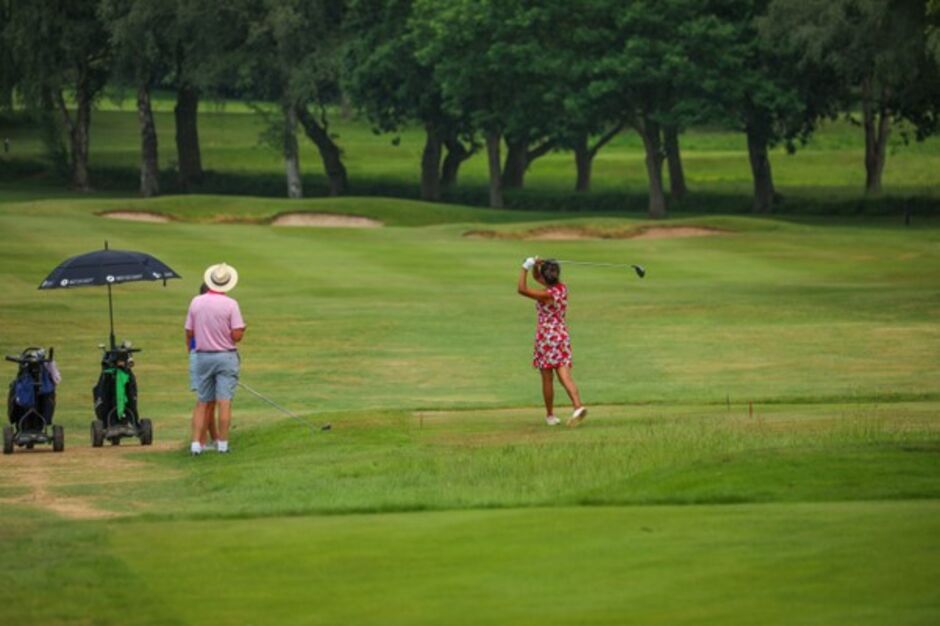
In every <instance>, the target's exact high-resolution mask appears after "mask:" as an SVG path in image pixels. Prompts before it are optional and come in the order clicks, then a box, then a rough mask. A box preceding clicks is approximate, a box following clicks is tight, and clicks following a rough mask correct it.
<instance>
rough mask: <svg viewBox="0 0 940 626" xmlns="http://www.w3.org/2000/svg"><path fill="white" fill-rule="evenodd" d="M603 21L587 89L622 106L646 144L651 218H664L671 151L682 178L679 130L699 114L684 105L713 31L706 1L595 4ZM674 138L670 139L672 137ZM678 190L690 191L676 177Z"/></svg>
mask: <svg viewBox="0 0 940 626" xmlns="http://www.w3.org/2000/svg"><path fill="white" fill-rule="evenodd" d="M597 7H598V10H600V11H602V12H603V14H604V16H605V17H604V19H602V20H601V21H599V22H598V24H599V25H598V27H597V28H596V29H595V36H596V37H597V47H596V50H598V51H599V52H598V54H597V56H596V58H594V59H593V69H592V73H591V80H590V83H589V85H588V90H589V91H590V93H591V94H593V96H594V97H595V98H597V99H598V100H600V101H604V102H606V103H607V104H606V105H605V106H604V109H605V110H610V107H613V106H619V107H620V110H621V111H622V117H623V119H624V120H626V121H627V123H628V124H629V125H630V126H632V127H633V129H634V130H635V131H636V132H637V134H639V135H640V138H641V139H642V140H643V147H644V152H645V154H646V159H645V161H646V171H647V177H648V180H649V215H650V217H653V218H660V217H664V216H665V215H666V197H665V193H664V192H663V177H662V166H663V161H664V160H665V159H666V157H667V148H668V154H669V155H671V158H672V159H673V163H672V165H673V171H674V172H675V173H676V174H678V173H680V172H681V169H680V168H679V166H678V164H679V151H678V129H679V128H680V127H682V126H683V125H684V124H686V123H688V122H690V121H692V120H693V119H694V115H692V114H690V112H689V110H688V109H685V108H683V107H681V106H679V105H680V103H681V102H682V101H683V98H684V96H685V93H686V91H687V90H688V89H689V88H690V87H689V85H690V83H691V82H693V80H699V79H700V77H698V76H697V74H699V73H700V72H701V71H704V70H705V69H706V68H704V67H703V66H702V65H700V64H698V63H696V59H695V58H694V56H693V55H692V54H691V52H690V51H691V50H692V49H694V48H695V47H696V46H698V47H701V46H699V42H698V41H697V39H698V38H700V37H701V36H702V35H704V34H707V33H708V29H707V28H704V27H703V26H702V23H703V22H709V21H710V16H708V15H707V14H706V13H705V12H704V11H703V9H702V6H701V3H700V2H695V1H693V0H662V1H659V2H653V1H652V0H637V1H635V2H631V3H627V4H625V3H623V2H620V1H619V0H609V1H607V2H604V3H597ZM667 138H668V142H667V141H666V139H667ZM675 178H676V179H675V180H674V183H675V184H676V185H677V187H676V190H677V191H680V192H681V193H684V184H682V185H679V181H680V180H682V178H684V177H682V178H680V177H679V176H678V175H676V176H675Z"/></svg>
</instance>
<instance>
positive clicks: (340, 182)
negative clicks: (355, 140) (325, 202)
mask: <svg viewBox="0 0 940 626" xmlns="http://www.w3.org/2000/svg"><path fill="white" fill-rule="evenodd" d="M295 109H296V115H297V119H299V120H300V123H301V125H302V126H303V127H304V132H305V133H306V134H307V137H309V138H310V140H311V141H313V143H314V144H316V146H317V150H319V151H320V158H321V159H323V170H324V171H325V172H326V178H327V180H328V181H329V185H330V195H331V196H340V195H342V194H344V193H346V187H347V184H348V183H347V177H346V167H345V166H344V165H343V159H342V152H341V151H340V149H339V146H337V145H336V143H335V142H334V141H333V139H332V138H331V137H330V133H329V131H328V127H327V125H326V120H325V119H323V118H321V120H320V121H319V122H318V121H317V119H316V117H314V116H313V115H312V114H311V113H310V111H308V110H307V107H306V106H303V105H297V106H296V107H295Z"/></svg>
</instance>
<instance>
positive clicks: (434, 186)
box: [421, 124, 443, 201]
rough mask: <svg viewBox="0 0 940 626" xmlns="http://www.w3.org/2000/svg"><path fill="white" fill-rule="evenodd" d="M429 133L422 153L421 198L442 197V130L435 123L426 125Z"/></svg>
mask: <svg viewBox="0 0 940 626" xmlns="http://www.w3.org/2000/svg"><path fill="white" fill-rule="evenodd" d="M424 128H425V132H426V133H427V136H426V139H425V142H424V152H423V153H422V154H421V199H422V200H432V201H437V200H440V199H441V144H442V143H443V142H442V140H441V134H440V131H438V129H437V128H435V127H434V125H433V124H426V125H425V127H424Z"/></svg>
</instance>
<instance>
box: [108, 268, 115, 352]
mask: <svg viewBox="0 0 940 626" xmlns="http://www.w3.org/2000/svg"><path fill="white" fill-rule="evenodd" d="M108 317H109V318H110V320H111V350H114V348H115V344H114V306H113V305H112V304H111V285H110V284H109V285H108Z"/></svg>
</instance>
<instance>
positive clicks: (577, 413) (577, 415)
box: [566, 406, 587, 428]
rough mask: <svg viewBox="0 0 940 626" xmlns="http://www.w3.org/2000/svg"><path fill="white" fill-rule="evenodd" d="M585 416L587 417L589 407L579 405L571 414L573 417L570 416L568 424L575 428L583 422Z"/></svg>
mask: <svg viewBox="0 0 940 626" xmlns="http://www.w3.org/2000/svg"><path fill="white" fill-rule="evenodd" d="M585 417H587V407H583V406H581V407H578V408H577V409H575V410H574V413H572V414H571V417H569V418H568V421H567V423H566V426H568V427H569V428H574V427H576V426H577V425H578V424H580V423H581V422H583V421H584V418H585Z"/></svg>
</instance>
